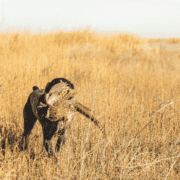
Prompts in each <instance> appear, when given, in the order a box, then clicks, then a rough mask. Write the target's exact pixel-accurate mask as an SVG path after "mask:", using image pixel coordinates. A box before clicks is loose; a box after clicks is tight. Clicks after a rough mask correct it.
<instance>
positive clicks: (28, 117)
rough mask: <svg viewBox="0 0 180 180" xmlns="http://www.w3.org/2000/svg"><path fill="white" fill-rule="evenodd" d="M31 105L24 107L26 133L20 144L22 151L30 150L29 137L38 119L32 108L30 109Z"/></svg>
mask: <svg viewBox="0 0 180 180" xmlns="http://www.w3.org/2000/svg"><path fill="white" fill-rule="evenodd" d="M29 106H30V104H29V103H27V104H26V105H25V107H24V111H23V115H24V133H23V135H22V140H21V142H20V146H19V148H20V150H26V149H27V148H28V136H29V135H30V133H31V130H32V128H33V127H34V124H35V122H36V121H37V118H36V117H35V115H34V113H33V112H32V108H30V107H29ZM24 141H25V142H24Z"/></svg>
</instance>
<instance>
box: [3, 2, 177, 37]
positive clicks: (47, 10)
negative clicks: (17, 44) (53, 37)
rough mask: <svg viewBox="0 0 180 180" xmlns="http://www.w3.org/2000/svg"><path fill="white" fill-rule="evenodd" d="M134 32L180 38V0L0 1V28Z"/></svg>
mask: <svg viewBox="0 0 180 180" xmlns="http://www.w3.org/2000/svg"><path fill="white" fill-rule="evenodd" d="M86 27H91V29H92V30H96V31H100V32H119V33H132V34H137V35H139V36H141V37H147V38H174V37H175V38H180V0H0V31H1V32H2V31H6V30H8V29H13V30H24V29H29V30H30V31H31V32H33V33H36V32H37V33H38V32H39V31H40V30H41V31H46V32H50V31H56V30H58V29H60V30H68V31H69V30H73V29H79V28H86Z"/></svg>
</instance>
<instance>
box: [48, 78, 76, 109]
mask: <svg viewBox="0 0 180 180" xmlns="http://www.w3.org/2000/svg"><path fill="white" fill-rule="evenodd" d="M74 94H75V91H74V85H73V84H72V83H71V82H70V81H68V80H67V79H64V78H56V79H54V80H52V81H51V82H50V83H48V84H47V85H46V88H45V101H46V104H47V105H48V106H50V107H51V106H53V105H54V103H55V102H57V101H58V100H61V99H62V100H69V99H71V98H72V97H73V95H74Z"/></svg>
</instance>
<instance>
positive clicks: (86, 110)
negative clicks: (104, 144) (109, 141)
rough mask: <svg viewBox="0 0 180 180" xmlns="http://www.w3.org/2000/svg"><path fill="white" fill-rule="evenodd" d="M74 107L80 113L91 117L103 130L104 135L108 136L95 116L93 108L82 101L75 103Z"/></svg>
mask: <svg viewBox="0 0 180 180" xmlns="http://www.w3.org/2000/svg"><path fill="white" fill-rule="evenodd" d="M74 108H75V109H76V111H78V112H79V113H81V114H83V115H84V116H86V117H87V118H89V119H91V121H92V122H94V124H95V125H96V126H97V127H98V128H99V129H100V130H101V131H102V133H103V135H104V137H106V132H105V129H104V128H102V127H101V125H100V123H99V121H98V120H97V119H96V118H95V117H94V115H93V113H92V111H91V109H89V108H87V107H86V106H83V105H82V104H81V103H76V104H74Z"/></svg>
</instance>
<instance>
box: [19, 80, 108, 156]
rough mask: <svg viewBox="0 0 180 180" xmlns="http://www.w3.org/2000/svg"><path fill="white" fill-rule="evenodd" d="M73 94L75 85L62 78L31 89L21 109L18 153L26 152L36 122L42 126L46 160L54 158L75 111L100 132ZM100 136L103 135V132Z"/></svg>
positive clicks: (90, 113) (89, 111)
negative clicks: (42, 87) (86, 118)
mask: <svg viewBox="0 0 180 180" xmlns="http://www.w3.org/2000/svg"><path fill="white" fill-rule="evenodd" d="M74 94H75V91H74V85H73V84H72V83H71V82H70V81H68V80H67V79H65V78H56V79H54V80H52V81H51V82H49V83H47V85H46V88H45V89H39V88H38V87H37V86H34V87H33V92H32V93H31V94H30V95H29V97H28V100H27V102H26V104H25V106H24V110H23V116H24V133H23V135H22V140H21V141H20V145H19V146H20V150H26V149H28V136H29V135H30V133H31V130H32V129H33V127H34V124H35V122H36V121H37V119H38V120H39V122H40V124H41V126H42V130H43V138H44V140H43V145H44V147H45V149H46V151H47V153H48V156H49V157H52V156H54V157H56V152H59V150H60V147H61V145H64V144H65V133H66V131H68V130H69V129H70V128H71V122H72V120H73V118H74V115H75V112H76V111H77V112H80V113H81V114H83V115H84V116H86V117H88V118H89V119H91V121H93V122H94V123H95V125H96V126H98V127H99V128H100V129H101V130H102V128H101V126H100V125H99V122H98V121H97V120H96V119H95V117H94V116H93V115H92V112H91V110H90V109H89V108H87V107H85V106H83V105H82V104H81V103H79V102H78V101H77V99H76V98H75V97H74ZM57 104H58V105H57ZM55 107H58V108H55ZM54 109H55V113H54ZM103 133H104V134H105V132H104V131H103ZM54 140H55V141H56V145H55V146H53V141H54Z"/></svg>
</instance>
